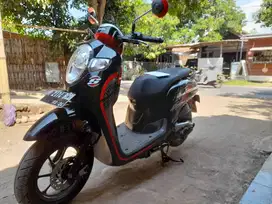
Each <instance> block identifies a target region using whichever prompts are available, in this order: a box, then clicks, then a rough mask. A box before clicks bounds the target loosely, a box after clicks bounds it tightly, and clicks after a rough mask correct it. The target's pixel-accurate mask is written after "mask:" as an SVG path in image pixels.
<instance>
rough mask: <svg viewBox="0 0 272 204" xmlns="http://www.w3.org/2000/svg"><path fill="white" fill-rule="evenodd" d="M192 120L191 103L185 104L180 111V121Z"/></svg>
mask: <svg viewBox="0 0 272 204" xmlns="http://www.w3.org/2000/svg"><path fill="white" fill-rule="evenodd" d="M186 121H192V110H191V108H190V106H189V104H188V103H187V104H185V105H184V107H183V108H182V109H181V111H180V113H179V118H178V122H179V123H181V122H186Z"/></svg>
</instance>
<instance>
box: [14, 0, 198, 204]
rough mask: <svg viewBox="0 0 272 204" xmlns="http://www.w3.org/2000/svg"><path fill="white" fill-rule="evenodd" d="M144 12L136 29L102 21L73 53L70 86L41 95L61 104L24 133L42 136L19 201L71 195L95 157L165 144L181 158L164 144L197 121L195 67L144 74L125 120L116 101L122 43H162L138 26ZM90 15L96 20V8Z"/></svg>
mask: <svg viewBox="0 0 272 204" xmlns="http://www.w3.org/2000/svg"><path fill="white" fill-rule="evenodd" d="M151 11H152V12H153V14H155V15H156V16H158V17H163V16H165V15H166V13H167V11H168V2H167V1H166V0H153V3H152V9H151V10H150V11H148V12H146V13H145V14H143V15H146V14H147V13H149V12H151ZM143 15H142V16H143ZM142 16H140V17H142ZM140 17H138V18H136V19H135V21H134V23H133V28H132V33H131V34H130V35H123V34H122V32H121V31H120V30H119V29H118V28H117V27H116V26H114V25H111V24H102V25H100V26H99V28H98V30H97V32H96V33H95V39H94V40H90V41H87V42H84V43H82V44H81V45H80V46H79V47H78V48H77V50H76V51H75V52H74V54H73V55H72V57H71V59H70V62H69V65H68V68H67V76H66V82H67V87H68V88H67V90H66V91H52V92H50V93H48V94H47V95H46V96H45V97H44V98H43V99H42V101H44V102H47V103H50V104H53V105H55V106H57V107H58V108H56V109H54V110H53V111H51V112H49V113H47V114H46V115H45V116H43V117H42V118H41V119H40V120H39V121H37V122H36V123H35V124H34V125H33V126H32V127H31V128H30V129H29V130H28V132H27V133H26V135H25V137H24V140H25V141H35V143H34V144H33V145H32V146H31V147H30V148H29V150H28V151H27V152H26V153H25V155H24V156H23V158H22V160H21V162H20V164H19V167H18V170H17V173H16V177H15V186H14V188H15V197H16V199H17V201H18V202H19V203H20V204H57V203H67V202H69V201H71V200H72V199H73V198H74V197H75V196H76V195H77V194H78V193H79V192H80V190H81V189H82V188H83V186H84V185H85V183H86V181H87V180H88V178H89V175H90V173H91V170H92V168H93V161H94V158H96V159H98V160H99V161H101V162H102V163H104V164H107V165H111V166H120V165H125V164H127V163H129V162H132V161H133V160H135V159H141V158H147V157H149V156H150V155H151V153H153V152H155V151H161V154H162V161H163V162H167V161H170V160H172V161H176V160H173V159H171V158H170V157H169V156H168V155H167V152H165V151H164V149H165V147H167V149H168V147H169V146H179V145H181V144H182V143H183V142H184V141H185V139H186V138H187V136H188V135H189V133H190V132H191V131H192V130H193V128H194V123H193V122H192V111H196V105H195V101H199V96H198V95H196V93H197V90H198V89H197V85H196V82H195V81H194V79H193V78H194V77H193V76H191V75H190V69H186V68H184V69H182V68H168V69H162V70H159V71H155V72H148V73H145V74H144V75H143V76H140V77H139V78H137V79H136V80H135V81H134V82H133V84H132V86H131V88H130V90H129V93H128V98H129V105H128V108H127V116H126V119H125V122H124V123H122V124H121V125H119V126H116V124H115V119H114V115H113V105H114V104H115V102H116V101H117V98H118V94H119V89H120V83H121V76H122V68H121V63H122V51H123V44H124V43H133V44H141V43H146V42H152V43H162V42H163V39H161V38H154V37H149V36H144V35H143V34H141V33H136V32H135V24H136V22H137V21H138V19H140ZM89 20H90V22H92V23H95V22H97V21H96V19H95V12H94V11H93V10H92V9H90V10H89ZM180 161H182V160H180Z"/></svg>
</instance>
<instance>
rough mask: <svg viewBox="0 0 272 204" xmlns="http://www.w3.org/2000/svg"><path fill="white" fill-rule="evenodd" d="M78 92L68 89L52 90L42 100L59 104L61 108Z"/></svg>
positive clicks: (55, 104)
mask: <svg viewBox="0 0 272 204" xmlns="http://www.w3.org/2000/svg"><path fill="white" fill-rule="evenodd" d="M75 96H76V94H74V93H71V92H66V91H55V90H54V91H50V92H49V93H47V94H46V95H45V96H44V97H43V98H42V99H41V101H42V102H45V103H48V104H51V105H54V106H57V107H59V108H62V107H64V106H65V105H66V104H67V103H68V102H70V101H71V100H72V99H73V98H74V97H75Z"/></svg>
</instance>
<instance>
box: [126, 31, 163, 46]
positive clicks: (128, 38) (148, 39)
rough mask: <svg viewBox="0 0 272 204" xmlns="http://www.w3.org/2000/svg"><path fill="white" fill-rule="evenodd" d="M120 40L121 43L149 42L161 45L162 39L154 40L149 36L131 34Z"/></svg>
mask: <svg viewBox="0 0 272 204" xmlns="http://www.w3.org/2000/svg"><path fill="white" fill-rule="evenodd" d="M121 40H122V41H123V42H128V43H133V44H140V43H142V42H143V41H144V42H151V43H163V42H164V40H163V38H156V37H151V36H145V35H143V34H142V33H133V34H132V35H129V36H122V37H121Z"/></svg>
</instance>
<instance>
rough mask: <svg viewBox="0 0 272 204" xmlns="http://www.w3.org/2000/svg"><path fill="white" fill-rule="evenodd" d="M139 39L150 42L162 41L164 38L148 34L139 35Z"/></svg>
mask: <svg viewBox="0 0 272 204" xmlns="http://www.w3.org/2000/svg"><path fill="white" fill-rule="evenodd" d="M138 39H139V40H142V41H146V42H151V43H163V42H164V39H163V38H154V37H150V36H144V35H143V36H141V37H140V38H138Z"/></svg>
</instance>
